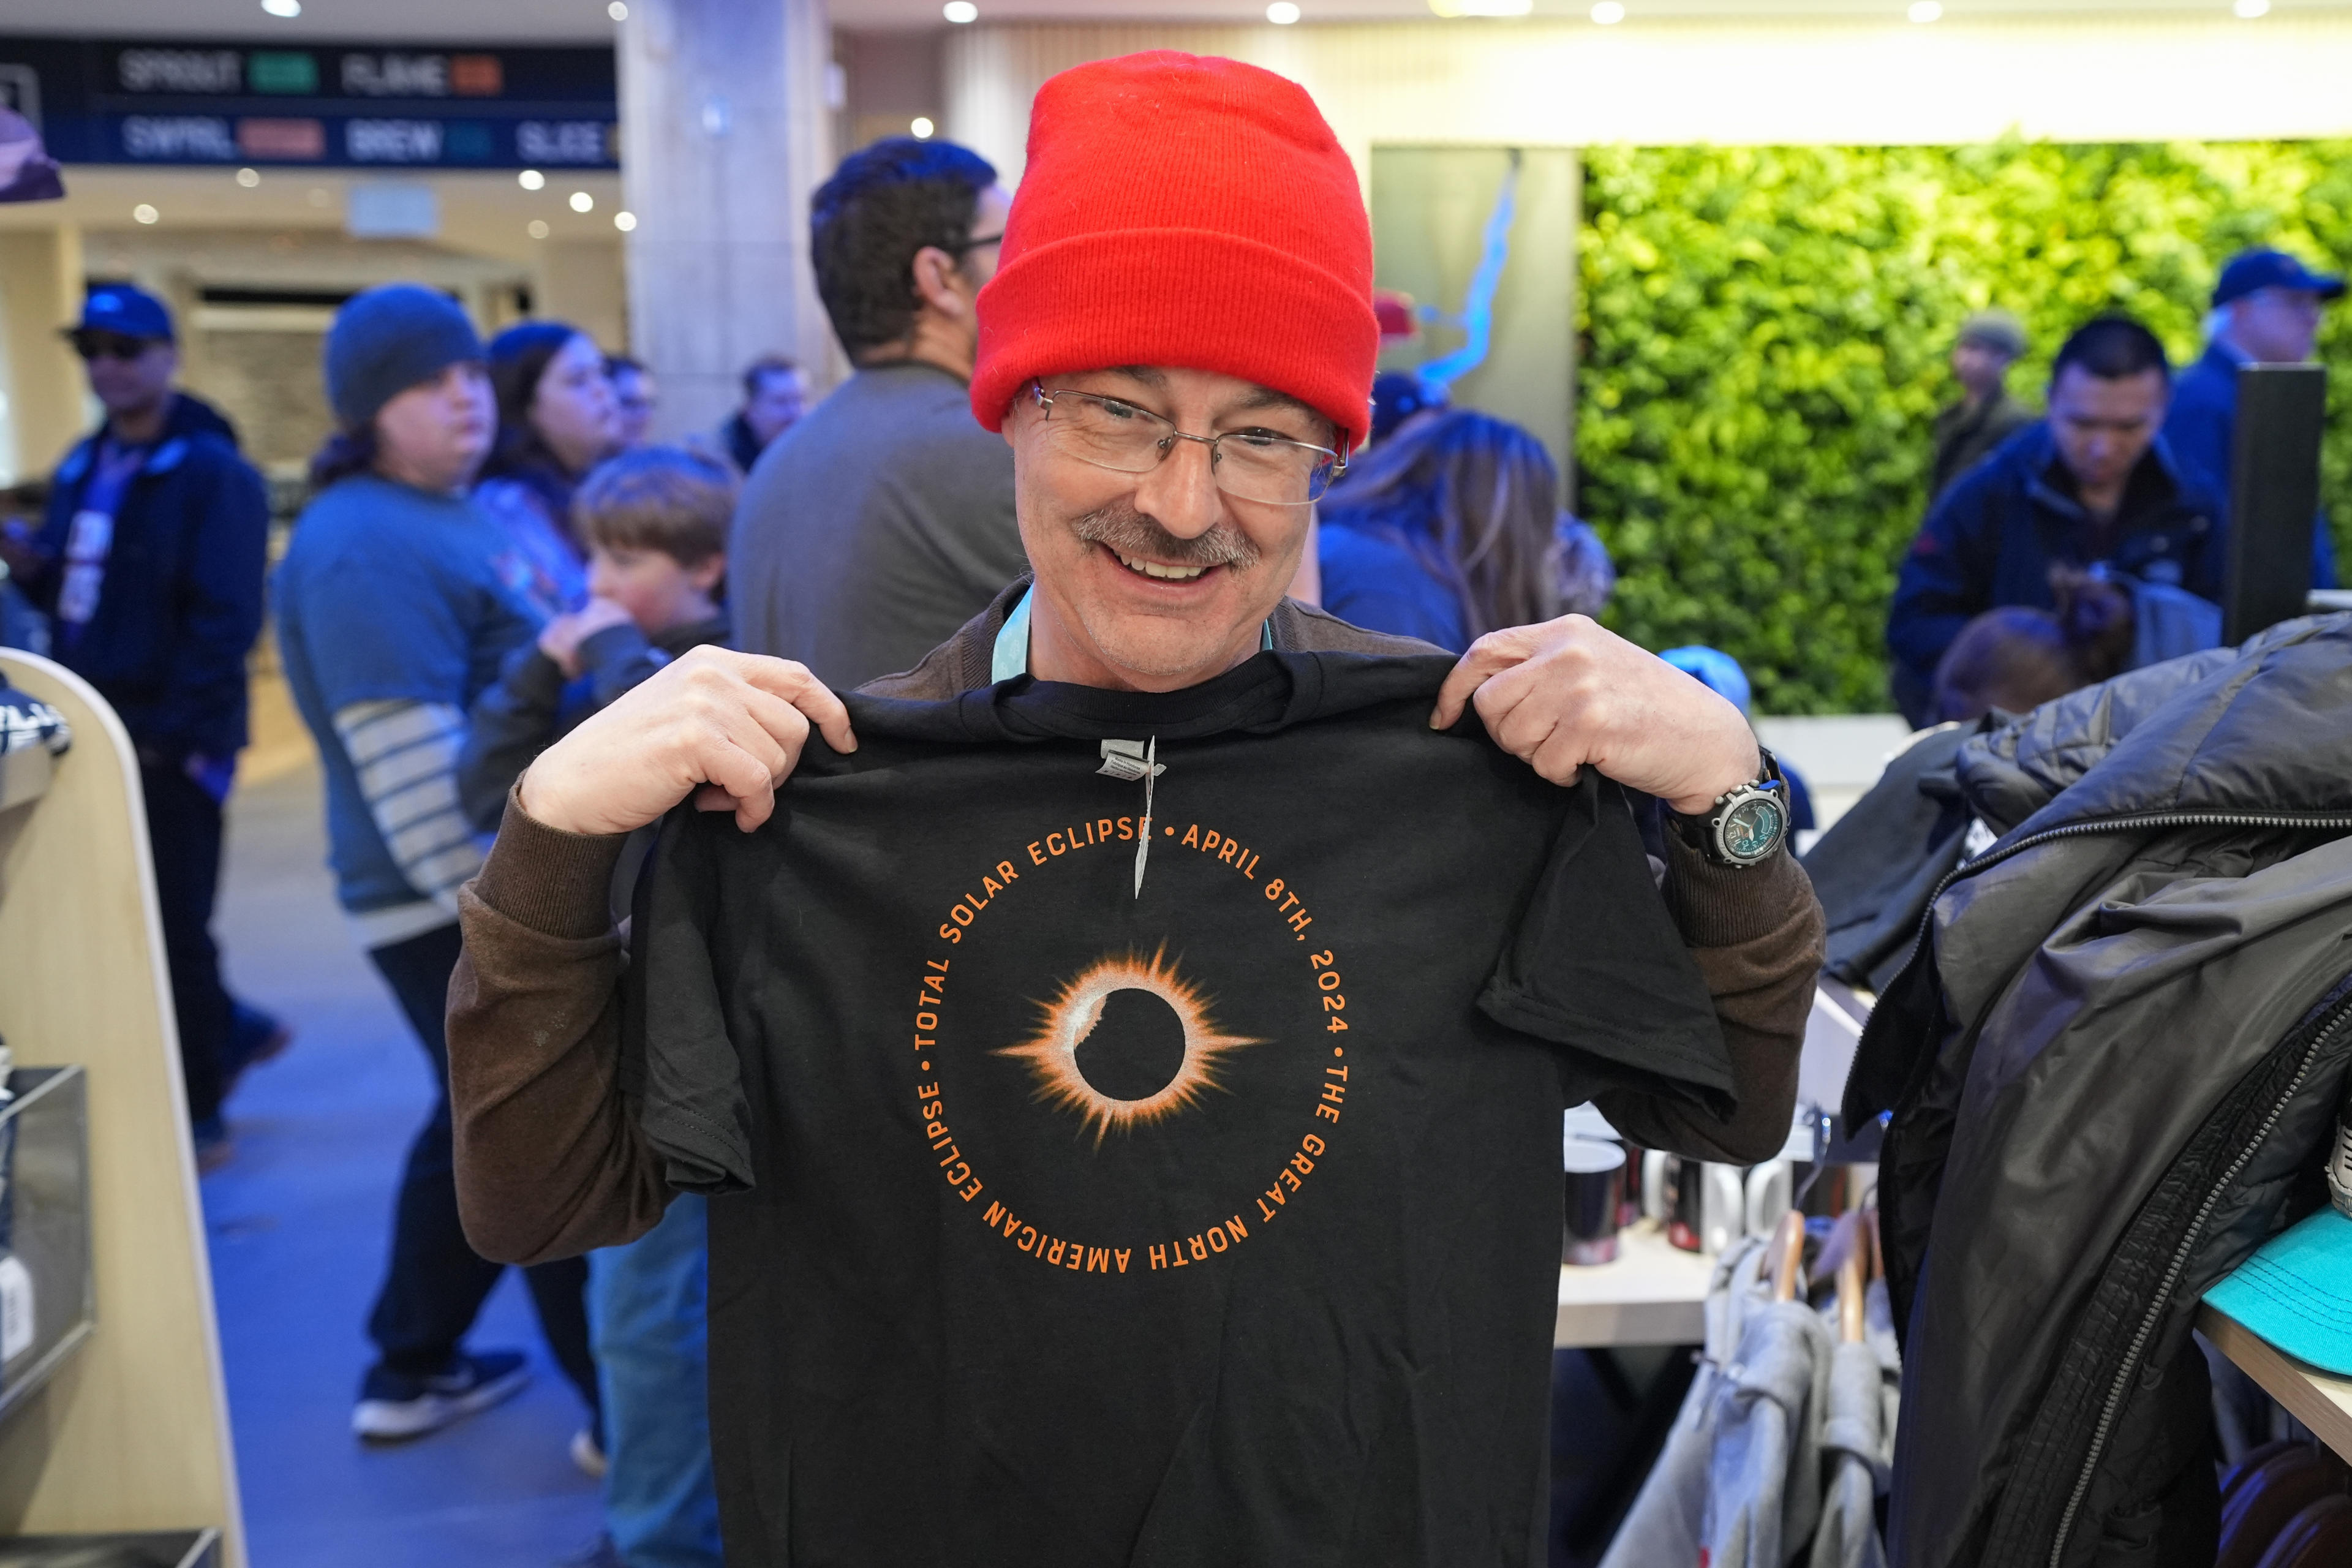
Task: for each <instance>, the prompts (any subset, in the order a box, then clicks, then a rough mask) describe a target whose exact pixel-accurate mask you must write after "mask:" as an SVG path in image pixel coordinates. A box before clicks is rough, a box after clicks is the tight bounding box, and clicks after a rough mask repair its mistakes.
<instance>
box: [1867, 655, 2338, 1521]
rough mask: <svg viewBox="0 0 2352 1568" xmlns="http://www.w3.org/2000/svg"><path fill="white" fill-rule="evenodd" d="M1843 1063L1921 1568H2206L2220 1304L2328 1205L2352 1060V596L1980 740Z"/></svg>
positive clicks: (1898, 1513) (1897, 1514) (1904, 1513)
mask: <svg viewBox="0 0 2352 1568" xmlns="http://www.w3.org/2000/svg"><path fill="white" fill-rule="evenodd" d="M1958 782H1959V784H1960V787H1961V790H1962V793H1963V795H1965V797H1966V799H1967V800H1968V802H1969V805H1970V806H1971V807H1972V808H1973V809H1974V811H1975V812H1976V814H1977V816H1979V819H1980V820H1983V821H1985V822H1986V823H1987V825H1988V826H1990V827H1992V828H1993V829H1994V830H1996V831H1998V832H2000V833H2001V834H2002V837H2001V838H2000V840H1999V842H1997V843H1996V844H1995V845H1994V846H1993V847H1991V848H1990V849H1989V850H1987V851H1986V852H1985V853H1983V854H1982V855H1980V856H1979V857H1978V858H1976V859H1974V860H1972V861H1970V862H1969V863H1967V864H1965V865H1963V866H1961V867H1960V868H1958V869H1957V870H1955V871H1954V872H1953V873H1952V876H1951V879H1950V880H1949V881H1948V884H1947V886H1946V887H1945V889H1943V891H1942V892H1941V893H1939V894H1938V895H1937V897H1936V898H1935V900H1934V901H1933V904H1932V908H1931V911H1930V915H1929V919H1928V921H1927V929H1926V930H1925V931H1924V932H1923V934H1922V939H1921V944H1920V948H1919V950H1918V951H1917V952H1916V953H1915V954H1914V956H1913V958H1912V961H1911V963H1909V965H1908V966H1907V967H1906V968H1905V969H1904V971H1903V972H1902V973H1901V974H1900V975H1899V976H1897V978H1896V979H1895V982H1894V983H1893V984H1891V985H1890V986H1889V987H1888V988H1887V990H1886V991H1885V994H1883V995H1882V996H1881V997H1880V999H1879V1003H1878V1005H1877V1008H1876V1010H1875V1011H1874V1014H1873V1016H1872V1017H1871V1020H1870V1026H1869V1028H1868V1030H1867V1031H1866V1032H1865V1034H1864V1039H1863V1043H1862V1047H1861V1049H1860V1052H1859V1054H1858V1055H1857V1056H1856V1058H1855V1062H1854V1068H1853V1077H1852V1078H1851V1079H1850V1080H1849V1082H1848V1084H1847V1089H1846V1102H1845V1115H1846V1119H1847V1121H1848V1122H1849V1124H1859V1123H1860V1122H1862V1121H1864V1120H1867V1119H1869V1118H1871V1117H1874V1116H1875V1115H1877V1114H1878V1113H1879V1112H1880V1111H1881V1110H1888V1109H1891V1110H1892V1111H1893V1112H1894V1115H1893V1119H1892V1121H1891V1123H1890V1124H1889V1126H1888V1128H1887V1131H1886V1138H1885V1151H1884V1153H1883V1155H1882V1163H1881V1166H1880V1173H1879V1183H1880V1185H1879V1197H1880V1205H1881V1225H1882V1227H1883V1234H1884V1237H1885V1251H1886V1258H1887V1273H1888V1278H1889V1282H1890V1284H1891V1286H1892V1288H1893V1289H1894V1292H1895V1307H1896V1321H1897V1322H1898V1323H1900V1324H1903V1325H1904V1326H1905V1329H1906V1334H1905V1351H1904V1375H1903V1405H1902V1422H1901V1426H1900V1429H1899V1431H1898V1434H1897V1437H1896V1444H1895V1491H1894V1497H1893V1501H1892V1513H1891V1516H1890V1519H1889V1521H1888V1550H1889V1559H1890V1561H1891V1562H1892V1563H1895V1565H1896V1568H1948V1565H1950V1568H1957V1565H1959V1564H1969V1565H1978V1564H1984V1565H2000V1568H2009V1565H2016V1568H2026V1565H2035V1568H2042V1565H2046V1568H2071V1565H2082V1564H2098V1565H2100V1568H2123V1565H2125V1564H2132V1565H2142V1564H2158V1563H2162V1564H2167V1565H2171V1564H2176V1563H2177V1564H2189V1563H2197V1564H2199V1565H2200V1568H2203V1565H2208V1564H2210V1563H2212V1561H2213V1553H2214V1547H2215V1536H2216V1531H2217V1529H2218V1502H2217V1499H2216V1496H2215V1490H2214V1479H2213V1465H2212V1455H2211V1452H2210V1401H2209V1389H2208V1384H2207V1380H2206V1372H2205V1363H2204V1361H2203V1359H2202V1357H2201V1356H2200V1354H2199V1352H2198V1351H2197V1349H2196V1347H2195V1345H2194V1344H2193V1342H2191V1341H2190V1338H2189V1330H2190V1327H2191V1321H2192V1318H2193V1315H2194V1311H2195V1309H2196V1304H2197V1300H2198V1298H2199V1296H2200V1294H2201V1293H2202V1292H2203V1291H2204V1290H2205V1289H2207V1288H2208V1287H2209V1286H2210V1285H2211V1284H2212V1283H2213V1282H2214V1281H2215V1280H2216V1279H2219V1278H2220V1277H2221V1275H2223V1274H2225V1273H2227V1272H2228V1271H2229V1270H2230V1269H2231V1268H2234V1267H2236V1265H2237V1264H2238V1263H2240V1262H2242V1260H2243V1259H2244V1258H2245V1257H2246V1255H2247V1254H2248V1253H2250V1252H2252V1250H2253V1248H2254V1247H2257V1246H2258V1245H2260V1244H2261V1242H2262V1241H2263V1239H2264V1238H2265V1237H2268V1236H2269V1235H2270V1234H2271V1233H2273V1231H2275V1230H2276V1229H2278V1228H2279V1227H2280V1226H2283V1225H2284V1224H2285V1223H2286V1222H2287V1221H2288V1220H2289V1219H2290V1218H2292V1217H2295V1216H2297V1215H2299V1214H2300V1213H2301V1212H2304V1211H2305V1210H2306V1209H2308V1208H2309V1207H2311V1206H2314V1205H2315V1203H2316V1202H2317V1201H2320V1196H2319V1194H2318V1192H2317V1175H2316V1173H2317V1168H2318V1165H2319V1152H2320V1150H2321V1149H2322V1147H2323V1145H2324V1143H2325V1141H2326V1138H2327V1136H2328V1132H2329V1131H2330V1128H2331V1126H2332V1122H2333V1118H2334V1115H2335V1110H2336V1105H2337V1103H2338V1102H2339V1101H2340V1100H2342V1098H2343V1093H2344V1085H2345V1081H2346V1077H2347V1062H2352V985H2347V983H2346V982H2347V973H2352V837H2347V835H2352V616H2330V617H2323V618H2318V619H2314V620H2308V621H2300V622H2294V623H2291V624H2290V625H2287V626H2280V627H2276V628H2273V630H2272V631H2271V632H2269V633H2266V634H2264V635H2263V637H2260V638H2257V639H2255V641H2254V642H2252V643H2249V644H2248V645H2246V647H2244V648H2243V649H2234V650H2216V651H2215V652H2212V653H2209V654H2200V655H2195V656H2192V657H2190V658H2186V659H2180V660H2176V661H2174V662H2172V663H2170V664H2166V665H2158V666H2156V667H2154V668H2148V669H2145V670H2139V671H2136V672H2134V673H2132V674H2130V675H2127V676H2125V677H2122V678H2121V679H2117V680H2114V681H2110V682H2108V683H2107V684H2106V685H2105V686H2101V687H2095V688H2092V689H2087V690H2084V691H2080V692H2077V693H2075V694H2074V695H2073V696H2071V697H2068V698H2065V699H2063V700H2060V701H2058V702H2055V703H2053V704H2050V705H2049V706H2047V707H2044V708H2042V709H2038V710H2035V711H2034V712H2033V713H2032V714H2029V715H2027V716H2026V717H2025V718H2024V719H2023V720H2021V721H2019V722H2018V723H2016V724H2014V725H2011V726H2009V727H2007V728H2005V729H2002V730H1999V731H1993V732H1990V733H1988V734H1984V735H1979V736H1977V737H1974V738H1972V739H1971V740H1969V742H1967V743H1966V744H1965V745H1964V746H1962V747H1961V749H1960V754H1959V757H1958Z"/></svg>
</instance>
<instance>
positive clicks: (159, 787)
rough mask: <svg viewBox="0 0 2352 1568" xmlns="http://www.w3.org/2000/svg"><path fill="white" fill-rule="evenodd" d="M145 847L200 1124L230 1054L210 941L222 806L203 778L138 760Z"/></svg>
mask: <svg viewBox="0 0 2352 1568" xmlns="http://www.w3.org/2000/svg"><path fill="white" fill-rule="evenodd" d="M139 780H140V783H141V784H142V786H143V788H142V793H143V794H144V795H145V796H146V799H147V846H148V853H149V855H150V856H151V857H152V858H153V860H154V863H155V902H156V906H157V907H156V912H157V914H158V915H159V916H160V917H161V921H162V924H163V961H164V963H165V964H166V965H167V966H168V967H169V968H170V970H171V972H172V1012H173V1019H174V1021H175V1022H176V1023H177V1024H178V1025H179V1026H180V1078H181V1081H182V1082H183V1083H184V1084H185V1085H186V1086H187V1091H188V1120H189V1121H192V1122H194V1123H196V1124H197V1125H199V1126H201V1125H202V1124H203V1123H205V1122H206V1121H211V1120H212V1119H213V1118H215V1117H216V1116H218V1115H219V1114H220V1108H221V1068H222V1064H223V1062H224V1061H225V1060H226V1058H227V1056H228V1037H229V999H228V992H227V991H226V989H224V988H223V986H222V985H221V976H220V950H219V949H218V948H216V947H215V946H214V945H213V933H212V923H213V900H214V897H215V894H216V893H217V892H218V891H219V889H220V865H221V808H220V803H219V802H218V801H216V800H215V799H214V798H213V797H212V795H210V794H208V793H207V792H206V791H205V787H204V785H202V784H198V783H197V782H196V781H195V780H194V779H192V778H190V777H189V776H188V775H187V772H186V770H184V769H183V768H181V767H179V766H177V765H173V764H162V765H152V766H145V765H142V767H141V768H140V770H139Z"/></svg>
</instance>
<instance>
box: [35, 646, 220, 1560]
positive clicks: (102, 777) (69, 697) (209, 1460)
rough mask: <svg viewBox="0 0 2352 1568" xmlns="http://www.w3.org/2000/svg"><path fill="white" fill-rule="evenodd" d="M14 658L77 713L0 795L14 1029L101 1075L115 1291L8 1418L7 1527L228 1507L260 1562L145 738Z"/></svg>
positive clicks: (107, 1270) (143, 1521) (101, 704)
mask: <svg viewBox="0 0 2352 1568" xmlns="http://www.w3.org/2000/svg"><path fill="white" fill-rule="evenodd" d="M0 677H5V679H6V680H7V682H8V684H10V685H13V686H16V687H18V688H20V689H23V690H24V691H26V693H28V694H29V695H31V696H33V697H36V698H37V699H39V700H41V701H44V702H47V703H48V704H49V705H50V706H52V707H54V708H56V709H57V710H58V711H59V712H60V713H62V714H63V715H64V716H65V719H66V721H67V722H68V724H70V725H71V726H72V728H73V747H72V749H71V750H70V751H68V752H67V753H66V754H65V755H63V756H61V757H59V758H58V759H56V761H55V763H54V764H53V766H51V768H50V772H51V776H50V778H49V779H48V781H47V787H46V788H39V789H37V791H36V789H35V788H34V786H33V785H31V784H27V785H26V787H25V789H24V792H23V793H24V795H25V796H26V798H24V799H22V800H20V801H17V802H16V803H15V804H10V805H5V806H0V964H5V980H0V1036H5V1038H6V1040H7V1043H8V1045H9V1047H11V1049H12V1050H13V1051H14V1053H15V1058H16V1062H17V1063H18V1064H19V1065H22V1066H26V1067H63V1066H67V1065H69V1064H79V1066H80V1067H81V1068H83V1069H84V1072H85V1073H86V1074H87V1076H88V1092H89V1167H90V1169H89V1210H90V1212H89V1230H90V1244H91V1247H92V1258H91V1273H92V1276H93V1279H94V1282H95V1286H96V1292H97V1313H96V1315H97V1329H96V1331H94V1332H93V1333H91V1334H90V1335H89V1340H88V1342H86V1343H84V1344H83V1345H82V1346H81V1347H80V1348H79V1351H78V1352H75V1353H74V1354H72V1355H71V1356H70V1357H69V1358H68V1359H67V1360H65V1361H64V1362H63V1363H61V1364H60V1365H59V1366H58V1370H57V1372H56V1373H55V1374H54V1375H53V1376H51V1377H50V1378H49V1380H48V1381H47V1383H45V1384H42V1385H41V1386H40V1387H39V1388H38V1389H37V1390H35V1391H33V1392H32V1393H31V1394H29V1395H28V1396H27V1397H26V1399H25V1400H24V1401H23V1403H22V1404H21V1405H19V1406H18V1407H17V1408H16V1410H15V1411H13V1412H12V1413H11V1414H10V1415H9V1416H8V1418H7V1420H6V1421H5V1424H0V1532H5V1533H16V1534H42V1535H51V1536H54V1535H62V1534H67V1533H76V1534H79V1533H84V1532H119V1531H165V1530H176V1531H202V1530H206V1529H216V1530H218V1531H220V1532H221V1535H222V1541H221V1550H220V1557H219V1562H220V1563H221V1564H222V1565H223V1568H245V1542H244V1522H243V1519H242V1516H241V1514H240V1511H239V1506H238V1500H237V1484H236V1456H235V1452H234V1450H233V1449H232V1448H231V1447H230V1442H229V1426H228V1402H227V1395H226V1389H225V1387H224V1384H223V1380H222V1374H221V1357H220V1337H219V1334H218V1331H217V1330H216V1328H215V1323H214V1319H213V1291H212V1270H211V1266H210V1263H209V1260H208V1258H207V1257H206V1254H205V1227H204V1213H203V1208H202V1205H201V1204H200V1202H199V1200H198V1195H197V1190H196V1173H195V1157H194V1147H193V1145H192V1143H191V1141H190V1138H189V1134H188V1119H187V1108H186V1103H185V1100H184V1092H183V1090H182V1088H181V1081H180V1059H179V1057H180V1053H179V1039H178V1031H177V1029H176V1027H175V1026H174V1025H173V1015H172V992H171V983H170V980H169V977H168V975H167V973H166V971H165V969H164V964H163V931H162V925H161V921H160V919H159V916H158V913H157V908H156V898H155V874H154V868H153V866H152V864H151V863H150V860H149V857H148V848H147V823H146V808H145V804H144V797H143V795H142V790H141V785H140V780H139V764H138V758H137V756H136V754H135V753H134V752H133V751H132V750H131V737H130V735H129V734H128V733H127V732H126V731H124V730H123V728H122V724H121V721H120V720H118V719H117V718H116V717H115V715H114V711H113V710H112V709H111V708H110V707H108V706H107V704H106V702H105V700H104V699H102V698H100V696H99V695H98V694H97V693H96V692H95V691H93V690H91V689H90V688H89V685H87V684H86V683H85V682H84V681H82V680H81V679H80V678H79V677H78V676H75V675H73V674H72V673H71V672H69V671H68V670H66V669H65V668H62V667H60V666H58V665H56V664H53V663H51V662H50V661H48V660H47V659H45V658H37V657H35V656H33V655H31V654H26V653H22V652H19V651H17V650H16V649H13V648H0ZM26 756H27V753H22V752H20V753H18V754H17V756H16V757H15V758H11V759H8V763H7V764H6V765H7V766H8V767H10V768H11V769H12V770H13V769H14V768H15V765H16V763H18V762H19V761H20V760H21V759H24V758H25V757H26ZM43 765H44V764H41V763H29V764H27V767H28V769H29V770H33V771H37V770H38V769H39V768H40V767H41V766H43ZM18 776H19V777H20V778H22V777H24V776H25V774H24V773H19V774H18ZM16 793H17V792H16V791H13V790H0V797H5V795H13V794H16ZM36 1310H38V1303H37V1302H36Z"/></svg>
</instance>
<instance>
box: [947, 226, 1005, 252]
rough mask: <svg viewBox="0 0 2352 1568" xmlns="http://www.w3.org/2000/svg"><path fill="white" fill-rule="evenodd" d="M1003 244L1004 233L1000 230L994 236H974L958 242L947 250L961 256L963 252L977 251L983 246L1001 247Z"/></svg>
mask: <svg viewBox="0 0 2352 1568" xmlns="http://www.w3.org/2000/svg"><path fill="white" fill-rule="evenodd" d="M1003 243H1004V231H1003V229H1001V228H1000V229H998V230H997V231H996V232H995V233H994V234H981V235H974V236H973V237H971V238H970V239H966V240H959V241H958V242H957V243H955V244H953V245H950V246H949V247H947V248H948V249H950V250H951V251H953V252H955V254H956V255H958V256H961V255H962V254H963V253H964V252H965V251H967V250H978V249H979V248H980V247H982V246H983V245H1002V244H1003Z"/></svg>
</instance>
